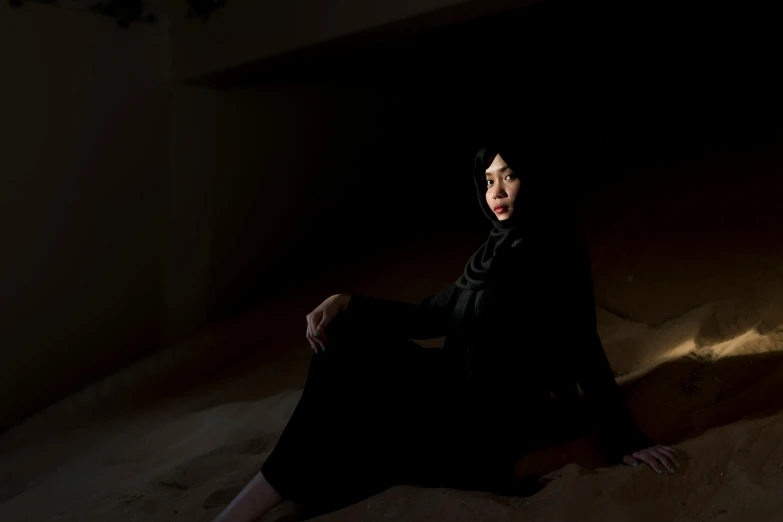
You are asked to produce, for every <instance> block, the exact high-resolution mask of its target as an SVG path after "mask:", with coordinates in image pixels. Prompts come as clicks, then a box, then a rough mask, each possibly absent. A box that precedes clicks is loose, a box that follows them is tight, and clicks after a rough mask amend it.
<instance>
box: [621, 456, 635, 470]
mask: <svg viewBox="0 0 783 522" xmlns="http://www.w3.org/2000/svg"><path fill="white" fill-rule="evenodd" d="M623 462H625V463H626V464H628V465H629V466H633V467H634V468H635V467H638V466H639V461H638V460H636V459H635V458H633V457H632V456H630V455H626V456H625V457H623Z"/></svg>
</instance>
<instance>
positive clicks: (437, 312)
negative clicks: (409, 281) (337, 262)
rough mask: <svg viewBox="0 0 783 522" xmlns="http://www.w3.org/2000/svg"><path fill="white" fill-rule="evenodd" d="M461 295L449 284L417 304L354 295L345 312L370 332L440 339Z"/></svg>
mask: <svg viewBox="0 0 783 522" xmlns="http://www.w3.org/2000/svg"><path fill="white" fill-rule="evenodd" d="M458 294H459V293H458V292H457V291H456V287H455V286H454V285H449V286H447V287H446V288H444V289H443V290H441V291H440V292H438V293H437V294H433V295H429V296H427V297H425V298H424V299H422V300H421V301H420V302H419V303H418V304H414V303H407V302H404V301H394V300H390V299H382V298H379V297H370V296H366V295H359V294H351V300H350V301H349V302H348V306H347V308H346V309H345V312H346V313H347V314H348V315H350V316H351V317H352V320H354V321H357V322H358V323H359V324H361V325H362V328H367V329H369V330H371V331H376V332H385V333H388V334H393V335H396V336H400V337H403V338H405V339H415V340H425V339H437V338H438V337H443V336H444V335H446V332H447V330H448V326H449V322H450V320H451V314H452V311H453V310H454V304H455V301H456V297H457V296H458Z"/></svg>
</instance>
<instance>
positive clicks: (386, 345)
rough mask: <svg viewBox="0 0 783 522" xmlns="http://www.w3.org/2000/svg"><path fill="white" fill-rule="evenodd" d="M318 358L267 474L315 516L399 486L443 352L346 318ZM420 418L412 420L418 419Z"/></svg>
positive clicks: (266, 468) (339, 319) (330, 333)
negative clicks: (421, 404)
mask: <svg viewBox="0 0 783 522" xmlns="http://www.w3.org/2000/svg"><path fill="white" fill-rule="evenodd" d="M327 336H328V337H329V342H328V343H327V344H326V351H325V352H320V351H319V352H318V353H317V354H314V355H313V356H312V359H311V362H310V368H309V371H308V376H307V380H306V383H305V388H304V390H303V392H302V397H301V399H300V401H299V404H298V405H297V407H296V409H295V410H294V413H293V415H292V416H291V419H290V420H289V422H288V424H287V425H286V428H285V429H284V431H283V433H282V434H281V436H280V439H279V440H278V442H277V444H276V446H275V448H274V450H273V452H272V453H271V454H270V455H269V457H268V458H267V460H266V461H265V462H264V464H263V466H262V467H261V471H262V472H263V476H264V477H266V479H267V480H268V481H269V483H270V484H271V486H272V487H273V488H274V489H275V490H276V491H278V493H279V495H280V496H281V498H284V499H287V500H291V501H293V502H295V503H297V504H299V505H301V506H303V507H304V508H305V511H306V513H307V515H308V516H314V515H317V514H321V513H326V512H330V511H334V510H336V509H339V508H341V507H344V506H347V505H350V504H353V503H355V502H358V501H359V500H362V499H364V498H367V497H370V496H372V495H375V494H377V493H379V492H381V491H383V490H385V489H387V488H388V487H390V486H392V485H394V484H395V483H398V476H399V467H398V463H399V459H398V457H399V455H404V454H405V453H406V451H407V448H408V447H409V441H410V440H411V437H415V436H416V431H417V430H418V429H420V427H419V426H416V425H415V424H416V419H417V418H418V416H417V415H415V414H413V413H411V412H414V411H416V407H415V406H416V403H417V401H418V400H421V396H422V395H426V393H427V390H428V386H434V384H433V385H430V384H429V382H430V381H432V382H433V383H434V382H435V380H436V379H437V375H436V374H435V372H436V371H437V364H438V360H439V359H438V356H439V355H440V351H439V350H437V349H428V348H422V347H421V346H419V345H417V344H416V343H413V342H411V341H408V340H405V339H396V338H388V337H384V336H383V334H382V333H378V332H367V331H365V330H363V329H362V328H361V325H357V324H355V323H354V322H352V321H351V320H350V319H349V317H348V316H347V315H341V316H338V317H337V318H335V320H334V321H333V322H332V323H331V324H330V325H329V327H328V328H327ZM411 419H413V420H411Z"/></svg>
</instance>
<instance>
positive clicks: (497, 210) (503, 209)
mask: <svg viewBox="0 0 783 522" xmlns="http://www.w3.org/2000/svg"><path fill="white" fill-rule="evenodd" d="M506 210H508V207H506V206H500V207H495V212H497V213H498V214H502V213H503V212H505V211H506Z"/></svg>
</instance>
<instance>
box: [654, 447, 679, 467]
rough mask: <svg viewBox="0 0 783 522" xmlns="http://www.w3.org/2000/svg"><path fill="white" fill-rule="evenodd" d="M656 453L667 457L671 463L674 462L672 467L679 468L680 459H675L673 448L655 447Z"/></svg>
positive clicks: (675, 454) (675, 453)
mask: <svg viewBox="0 0 783 522" xmlns="http://www.w3.org/2000/svg"><path fill="white" fill-rule="evenodd" d="M655 448H656V449H657V450H658V451H660V452H661V453H663V454H664V455H666V456H667V457H669V458H670V459H671V460H672V462H674V465H675V466H677V467H678V468H679V467H680V459H679V457H677V452H676V451H675V449H674V448H672V447H670V446H656V447H655Z"/></svg>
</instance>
